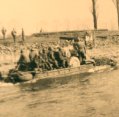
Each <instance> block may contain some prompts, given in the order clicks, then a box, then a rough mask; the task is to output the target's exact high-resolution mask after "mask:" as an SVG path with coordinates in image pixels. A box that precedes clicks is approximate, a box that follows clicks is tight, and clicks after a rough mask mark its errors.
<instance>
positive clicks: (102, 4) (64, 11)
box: [0, 0, 117, 34]
mask: <svg viewBox="0 0 119 117" xmlns="http://www.w3.org/2000/svg"><path fill="white" fill-rule="evenodd" d="M97 14H98V28H99V29H103V28H104V29H106V28H108V29H110V30H116V29H117V12H116V8H115V5H114V4H113V2H112V0H98V2H97ZM2 27H5V28H6V29H7V33H8V34H9V33H10V31H11V30H12V29H13V28H15V29H16V31H17V32H18V33H20V32H21V28H24V31H25V33H26V34H32V33H35V32H39V31H40V29H41V28H42V29H43V30H44V31H63V30H83V29H93V17H92V14H91V0H0V29H1V28H2Z"/></svg>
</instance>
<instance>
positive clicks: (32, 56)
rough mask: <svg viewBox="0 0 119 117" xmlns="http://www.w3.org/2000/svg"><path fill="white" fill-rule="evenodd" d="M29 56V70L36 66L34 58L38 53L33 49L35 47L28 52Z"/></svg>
mask: <svg viewBox="0 0 119 117" xmlns="http://www.w3.org/2000/svg"><path fill="white" fill-rule="evenodd" d="M29 58H30V70H34V69H35V68H37V67H38V66H37V63H36V59H37V58H38V55H37V53H36V51H35V49H33V48H32V49H31V51H30V53H29Z"/></svg>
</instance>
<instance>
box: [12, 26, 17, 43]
mask: <svg viewBox="0 0 119 117" xmlns="http://www.w3.org/2000/svg"><path fill="white" fill-rule="evenodd" d="M16 33H17V32H16V31H15V29H14V28H13V30H12V31H11V35H12V37H13V40H14V43H16Z"/></svg>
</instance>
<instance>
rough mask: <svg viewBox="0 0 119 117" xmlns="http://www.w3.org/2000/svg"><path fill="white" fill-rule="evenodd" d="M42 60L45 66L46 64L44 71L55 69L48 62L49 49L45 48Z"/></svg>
mask: <svg viewBox="0 0 119 117" xmlns="http://www.w3.org/2000/svg"><path fill="white" fill-rule="evenodd" d="M42 60H43V64H44V69H46V70H52V69H53V67H52V65H51V64H50V63H49V61H48V52H47V49H45V48H43V53H42Z"/></svg>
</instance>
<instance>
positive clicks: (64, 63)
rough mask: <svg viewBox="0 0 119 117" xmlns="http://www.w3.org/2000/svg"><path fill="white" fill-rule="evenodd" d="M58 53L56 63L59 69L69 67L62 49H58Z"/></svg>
mask: <svg viewBox="0 0 119 117" xmlns="http://www.w3.org/2000/svg"><path fill="white" fill-rule="evenodd" d="M58 49H59V50H58V53H57V58H56V59H57V61H58V64H59V66H60V67H63V68H66V67H68V66H69V61H68V59H67V57H66V56H65V54H64V52H63V49H62V48H60V47H59V48H58Z"/></svg>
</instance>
